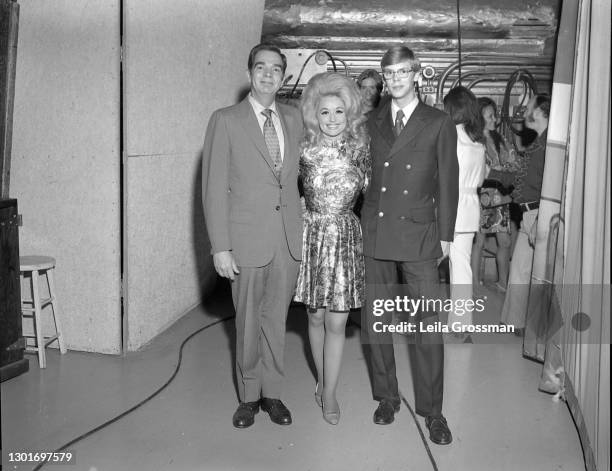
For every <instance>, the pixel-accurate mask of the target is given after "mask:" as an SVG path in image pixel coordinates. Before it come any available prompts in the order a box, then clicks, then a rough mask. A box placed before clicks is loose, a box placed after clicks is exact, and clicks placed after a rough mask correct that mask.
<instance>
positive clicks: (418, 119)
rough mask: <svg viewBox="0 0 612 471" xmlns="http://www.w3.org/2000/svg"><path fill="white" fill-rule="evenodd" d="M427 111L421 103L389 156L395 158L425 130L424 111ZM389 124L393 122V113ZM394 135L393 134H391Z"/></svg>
mask: <svg viewBox="0 0 612 471" xmlns="http://www.w3.org/2000/svg"><path fill="white" fill-rule="evenodd" d="M424 110H425V105H423V103H421V102H419V103H418V105H417V107H416V108H415V109H414V111H413V112H412V115H411V116H410V119H409V120H408V122H407V123H406V126H404V129H402V132H401V133H400V135H399V136H397V139H396V140H395V142H394V143H393V146H392V147H391V152H390V153H389V156H393V154H395V153H396V152H397V151H399V150H400V149H401V148H402V147H404V146H406V145H407V144H409V143H410V141H412V140H413V139H414V138H415V137H417V136H418V135H419V133H420V132H421V131H422V130H423V128H424V127H425V126H426V125H427V120H426V119H425V116H424V113H423V111H424ZM388 114H389V122H391V111H389V113H388ZM391 134H393V132H391Z"/></svg>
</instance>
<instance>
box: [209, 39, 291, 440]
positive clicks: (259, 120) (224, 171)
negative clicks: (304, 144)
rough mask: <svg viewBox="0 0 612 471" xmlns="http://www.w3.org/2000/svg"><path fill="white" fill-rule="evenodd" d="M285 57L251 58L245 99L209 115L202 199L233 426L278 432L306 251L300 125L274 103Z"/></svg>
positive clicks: (262, 51) (267, 50)
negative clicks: (271, 427) (220, 284)
mask: <svg viewBox="0 0 612 471" xmlns="http://www.w3.org/2000/svg"><path fill="white" fill-rule="evenodd" d="M286 67H287V59H286V58H285V56H284V55H283V54H282V53H281V51H280V50H279V49H278V48H276V47H274V46H270V45H265V44H259V45H257V46H255V47H254V48H253V49H252V50H251V53H250V54H249V59H248V78H249V80H250V83H251V91H250V93H249V95H248V96H247V97H246V98H245V99H244V100H242V101H241V102H240V103H238V104H236V105H234V106H229V107H227V108H223V109H220V110H217V111H215V112H214V113H213V115H212V116H211V118H210V121H209V123H208V129H207V130H206V138H205V142H204V152H203V162H202V186H203V188H202V198H203V204H204V215H205V217H206V226H207V229H208V234H209V237H210V241H211V246H212V254H213V262H214V265H215V269H216V270H217V273H218V274H219V275H220V276H222V277H225V278H228V279H229V280H231V285H232V298H233V301H234V307H235V309H236V374H237V383H238V392H239V396H240V405H239V406H238V409H237V410H236V412H235V413H234V416H233V420H232V421H233V424H234V426H235V427H238V428H244V427H249V426H250V425H252V424H253V422H254V416H255V414H256V413H257V412H259V408H260V406H261V408H262V409H263V410H264V411H266V412H268V413H269V414H270V418H271V419H272V421H273V422H275V423H277V424H280V425H288V424H290V423H291V413H290V412H289V410H288V409H287V408H286V407H285V405H284V404H283V403H282V402H281V400H280V394H281V386H282V380H283V356H284V347H285V323H286V318H287V310H288V307H289V303H290V301H291V297H292V295H293V291H294V289H295V283H296V280H297V273H298V267H299V261H300V259H301V253H302V216H301V211H300V204H299V195H298V188H297V175H298V157H299V151H298V146H299V141H300V140H301V137H302V127H303V126H302V118H301V115H300V113H299V111H298V110H297V109H296V108H294V107H291V106H287V105H283V104H281V103H278V102H276V92H277V91H278V90H279V89H280V87H281V86H282V83H283V78H284V74H285V69H286Z"/></svg>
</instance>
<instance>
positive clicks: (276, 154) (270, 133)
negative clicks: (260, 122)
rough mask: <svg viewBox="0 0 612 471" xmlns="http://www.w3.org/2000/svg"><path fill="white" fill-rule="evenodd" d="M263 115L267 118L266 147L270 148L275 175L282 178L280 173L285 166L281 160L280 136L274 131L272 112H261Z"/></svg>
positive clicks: (264, 128) (264, 131) (264, 130)
mask: <svg viewBox="0 0 612 471" xmlns="http://www.w3.org/2000/svg"><path fill="white" fill-rule="evenodd" d="M261 114H262V115H264V116H265V117H266V121H265V123H264V126H263V134H264V139H265V140H266V146H267V147H268V152H269V153H270V157H272V162H274V173H275V174H276V178H280V171H281V168H282V166H283V161H282V160H281V155H280V144H279V143H278V135H277V134H276V129H274V123H272V110H271V109H269V108H266V109H265V110H263V111H262V112H261Z"/></svg>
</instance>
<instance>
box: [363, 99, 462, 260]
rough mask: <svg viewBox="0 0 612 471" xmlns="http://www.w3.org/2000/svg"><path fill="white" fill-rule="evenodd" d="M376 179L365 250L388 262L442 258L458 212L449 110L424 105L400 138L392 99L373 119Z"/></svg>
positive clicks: (366, 215)
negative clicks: (395, 130) (395, 128)
mask: <svg viewBox="0 0 612 471" xmlns="http://www.w3.org/2000/svg"><path fill="white" fill-rule="evenodd" d="M368 129H369V132H370V139H371V141H370V153H371V157H372V180H371V184H370V187H369V189H368V191H367V193H366V195H365V198H364V204H363V209H362V211H361V221H362V226H363V245H364V247H363V251H364V254H365V255H366V256H369V257H373V258H376V259H382V260H397V261H421V260H430V259H434V258H438V257H440V256H442V250H441V248H440V240H447V241H452V240H453V236H454V228H455V218H456V215H457V198H458V180H459V167H458V163H457V131H456V129H455V124H454V123H453V121H452V120H451V118H450V117H449V116H448V115H447V114H446V113H444V112H442V111H439V110H437V109H435V108H432V107H430V106H427V105H425V104H423V103H419V104H418V105H417V107H416V109H415V110H414V112H413V113H412V115H411V117H410V119H409V120H408V122H407V123H406V126H405V127H404V129H403V130H402V132H401V133H400V135H399V136H398V137H397V138H396V137H395V135H394V134H393V125H392V123H391V101H390V100H388V101H386V102H385V103H384V104H381V106H380V107H379V108H377V109H376V110H374V111H373V112H372V113H371V114H370V116H369V119H368Z"/></svg>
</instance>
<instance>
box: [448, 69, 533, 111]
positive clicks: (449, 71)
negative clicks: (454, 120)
mask: <svg viewBox="0 0 612 471" xmlns="http://www.w3.org/2000/svg"><path fill="white" fill-rule="evenodd" d="M461 66H462V67H466V66H480V67H489V68H490V67H492V66H518V67H519V68H524V67H525V61H524V59H521V60H503V61H496V62H493V63H491V62H488V63H487V62H486V61H484V60H470V61H462V62H461ZM458 67H459V64H458V62H455V63H453V64H451V65H450V66H448V67H447V68H446V70H445V71H444V73H443V74H442V76H441V77H440V79H439V81H438V89H437V91H436V103H438V104H439V103H441V99H442V92H443V90H444V83H445V82H446V80H447V79H448V76H449V75H450V74H451V73H452V72H454V71H455V70H456V69H457V68H458Z"/></svg>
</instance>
